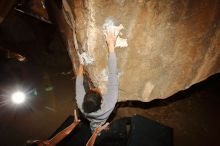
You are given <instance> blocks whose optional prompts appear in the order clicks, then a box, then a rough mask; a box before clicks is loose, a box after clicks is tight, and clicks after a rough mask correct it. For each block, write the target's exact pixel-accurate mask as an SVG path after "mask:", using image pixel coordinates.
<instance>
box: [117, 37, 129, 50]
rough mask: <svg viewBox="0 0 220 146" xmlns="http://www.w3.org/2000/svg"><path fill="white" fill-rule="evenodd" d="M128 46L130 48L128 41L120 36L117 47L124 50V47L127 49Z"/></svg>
mask: <svg viewBox="0 0 220 146" xmlns="http://www.w3.org/2000/svg"><path fill="white" fill-rule="evenodd" d="M127 46H128V42H127V39H123V38H121V37H120V36H119V37H118V38H117V40H116V44H115V47H120V48H123V47H127Z"/></svg>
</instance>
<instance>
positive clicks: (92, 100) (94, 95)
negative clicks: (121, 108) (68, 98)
mask: <svg viewBox="0 0 220 146" xmlns="http://www.w3.org/2000/svg"><path fill="white" fill-rule="evenodd" d="M101 100H102V96H101V94H100V93H99V92H97V91H93V90H89V91H88V92H87V93H86V95H85V96H84V100H83V104H82V108H83V110H84V112H85V113H92V112H96V111H97V110H99V109H100V108H101Z"/></svg>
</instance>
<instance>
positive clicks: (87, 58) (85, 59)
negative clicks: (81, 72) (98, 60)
mask: <svg viewBox="0 0 220 146" xmlns="http://www.w3.org/2000/svg"><path fill="white" fill-rule="evenodd" d="M78 55H79V58H80V62H83V64H84V65H89V64H93V62H94V61H95V60H94V58H92V57H91V56H90V55H89V54H88V53H86V52H83V53H82V54H78Z"/></svg>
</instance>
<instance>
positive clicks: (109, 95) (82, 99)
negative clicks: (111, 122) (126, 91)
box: [76, 27, 122, 132]
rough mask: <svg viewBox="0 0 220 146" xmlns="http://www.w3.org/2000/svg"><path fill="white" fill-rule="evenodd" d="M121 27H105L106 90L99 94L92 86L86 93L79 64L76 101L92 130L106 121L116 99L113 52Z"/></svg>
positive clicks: (115, 64)
mask: <svg viewBox="0 0 220 146" xmlns="http://www.w3.org/2000/svg"><path fill="white" fill-rule="evenodd" d="M121 29H122V27H114V28H110V29H107V30H106V32H105V39H106V42H107V45H108V53H109V54H108V57H109V58H108V71H109V75H108V83H107V92H106V93H105V94H103V95H102V94H101V92H100V90H99V89H98V88H92V89H90V90H89V91H87V93H86V92H85V89H84V86H83V72H84V71H83V64H84V62H83V60H82V59H80V65H79V68H78V71H77V78H76V102H77V105H78V107H79V109H80V110H81V112H82V113H83V115H84V117H85V118H86V119H88V120H89V121H90V128H91V130H92V132H93V131H94V130H95V128H96V127H98V126H99V125H102V124H104V123H105V122H106V120H107V119H108V117H109V115H110V114H111V112H112V111H113V109H114V107H115V104H116V102H117V100H118V77H117V61H116V54H115V43H116V39H117V37H118V34H119V32H120V30H121Z"/></svg>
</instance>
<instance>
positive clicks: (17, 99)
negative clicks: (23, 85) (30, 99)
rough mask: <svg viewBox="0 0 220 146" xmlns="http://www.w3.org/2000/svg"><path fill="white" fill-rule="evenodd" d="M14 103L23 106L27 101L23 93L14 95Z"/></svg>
mask: <svg viewBox="0 0 220 146" xmlns="http://www.w3.org/2000/svg"><path fill="white" fill-rule="evenodd" d="M11 99H12V102H13V103H15V104H21V103H23V102H24V101H25V94H24V93H23V92H21V91H17V92H15V93H13V94H12V97H11Z"/></svg>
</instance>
